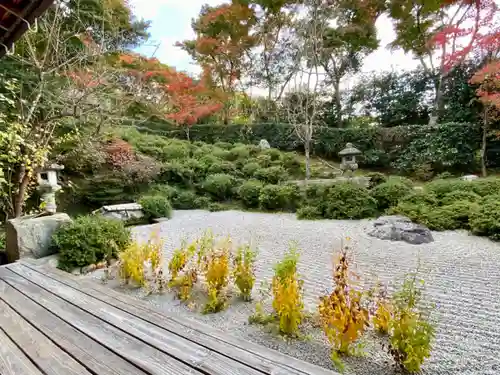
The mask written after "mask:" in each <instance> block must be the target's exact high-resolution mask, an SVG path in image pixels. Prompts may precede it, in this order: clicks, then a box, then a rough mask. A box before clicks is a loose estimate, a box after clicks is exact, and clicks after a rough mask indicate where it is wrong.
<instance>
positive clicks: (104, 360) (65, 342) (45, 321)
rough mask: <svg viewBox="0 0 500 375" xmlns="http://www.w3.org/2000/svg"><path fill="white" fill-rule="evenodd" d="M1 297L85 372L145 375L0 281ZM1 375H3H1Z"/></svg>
mask: <svg viewBox="0 0 500 375" xmlns="http://www.w3.org/2000/svg"><path fill="white" fill-rule="evenodd" d="M0 295H1V296H2V300H3V301H5V302H6V303H7V304H8V305H9V306H11V307H12V308H13V309H14V310H16V311H18V312H19V313H20V314H21V315H22V316H23V318H24V319H25V320H26V321H27V322H29V323H30V324H31V325H33V326H35V327H36V328H37V329H38V330H39V331H40V332H42V333H43V334H44V335H45V336H47V337H48V338H49V339H50V340H52V341H54V342H56V343H57V344H58V346H60V347H61V348H63V349H64V350H65V351H66V352H67V353H68V354H70V355H71V356H72V357H74V358H77V359H78V360H79V361H80V362H81V363H82V364H83V365H84V366H85V367H86V368H88V369H89V370H90V371H92V372H94V373H97V374H99V375H146V373H145V372H143V371H142V370H140V369H139V368H137V367H136V366H134V365H132V364H131V363H129V362H128V361H127V360H126V359H124V358H122V357H119V356H118V355H116V354H115V353H113V352H112V351H110V350H108V349H107V348H105V347H103V346H101V345H99V343H98V342H96V341H94V340H92V339H91V338H89V337H87V336H86V335H84V334H83V333H81V332H80V331H78V330H76V329H75V328H73V327H72V326H70V325H68V324H66V322H64V321H63V320H62V319H60V318H59V317H57V316H56V315H54V314H52V313H51V312H49V311H47V310H46V309H44V308H43V307H42V306H40V305H38V304H36V303H35V302H33V301H32V300H30V299H29V298H28V297H26V296H25V295H23V294H22V293H21V292H19V291H18V290H16V289H14V288H12V287H11V286H9V285H7V284H6V283H5V282H4V281H2V280H0ZM0 373H2V372H0Z"/></svg>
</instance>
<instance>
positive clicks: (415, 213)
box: [388, 202, 435, 225]
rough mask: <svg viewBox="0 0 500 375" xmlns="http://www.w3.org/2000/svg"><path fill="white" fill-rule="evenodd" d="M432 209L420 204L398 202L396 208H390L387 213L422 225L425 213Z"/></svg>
mask: <svg viewBox="0 0 500 375" xmlns="http://www.w3.org/2000/svg"><path fill="white" fill-rule="evenodd" d="M434 208H435V207H433V206H429V205H426V204H422V203H412V202H399V203H398V204H397V206H394V207H391V208H390V209H389V211H388V213H389V214H391V215H403V216H406V217H408V218H409V219H410V220H412V221H414V222H416V223H420V224H424V222H425V218H426V217H427V213H428V212H429V211H430V210H433V209H434ZM424 225H425V224H424Z"/></svg>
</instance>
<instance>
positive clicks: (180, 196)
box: [171, 190, 198, 210]
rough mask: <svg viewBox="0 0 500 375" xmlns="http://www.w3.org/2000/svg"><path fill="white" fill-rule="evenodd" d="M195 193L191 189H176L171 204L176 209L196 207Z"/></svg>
mask: <svg viewBox="0 0 500 375" xmlns="http://www.w3.org/2000/svg"><path fill="white" fill-rule="evenodd" d="M196 198H197V196H196V193H195V192H194V191H192V190H177V192H176V194H175V195H174V196H173V197H172V199H171V202H172V206H173V207H174V208H175V209H178V210H191V209H194V208H198V207H197V206H196Z"/></svg>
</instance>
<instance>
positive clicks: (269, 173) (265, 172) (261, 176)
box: [253, 166, 288, 184]
mask: <svg viewBox="0 0 500 375" xmlns="http://www.w3.org/2000/svg"><path fill="white" fill-rule="evenodd" d="M253 176H254V177H255V178H256V179H258V180H261V181H264V182H267V183H269V184H277V183H279V182H281V181H285V180H286V179H287V178H288V174H287V173H286V170H285V169H284V168H283V167H281V166H274V167H268V168H260V169H257V170H256V171H255V173H254V174H253Z"/></svg>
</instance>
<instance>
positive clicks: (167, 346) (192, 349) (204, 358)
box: [10, 267, 262, 375]
mask: <svg viewBox="0 0 500 375" xmlns="http://www.w3.org/2000/svg"><path fill="white" fill-rule="evenodd" d="M10 269H11V270H12V271H13V272H16V274H18V275H20V276H22V277H24V278H25V279H27V280H29V281H30V282H32V283H34V284H36V285H38V286H40V287H42V288H44V289H46V290H47V291H49V292H51V293H54V294H57V296H58V297H60V298H62V299H64V300H66V301H67V302H70V303H71V304H74V305H76V306H78V307H79V308H80V309H82V310H83V311H86V312H88V313H89V314H92V315H94V316H96V317H98V318H99V319H101V320H103V321H105V322H107V323H109V324H111V325H113V326H114V327H116V328H118V329H121V330H123V331H124V332H127V333H128V334H129V335H132V336H134V337H136V338H138V339H140V340H141V341H144V342H146V343H147V344H148V345H150V346H153V347H155V348H157V349H158V350H161V351H162V352H164V353H167V354H169V355H171V356H173V357H174V358H176V359H178V360H180V361H182V362H185V363H188V364H189V365H190V366H192V367H194V368H197V369H199V370H201V371H206V372H207V373H209V374H211V375H236V374H238V375H240V374H241V375H262V373H261V372H260V371H257V370H255V369H252V368H251V367H249V366H247V365H246V364H243V363H240V362H237V361H234V360H232V359H231V358H228V357H226V356H224V355H221V354H219V353H216V352H214V351H212V350H210V349H208V348H206V347H202V346H200V345H197V344H196V343H194V342H192V341H188V340H186V339H184V338H183V337H180V336H178V335H176V334H172V332H169V331H166V330H164V329H162V328H160V327H158V326H156V325H154V324H151V323H150V322H147V321H145V320H143V319H141V318H140V317H137V316H135V315H132V314H130V313H128V312H125V311H123V310H120V309H117V308H115V307H113V306H111V305H108V304H106V303H104V302H103V301H101V300H99V299H96V298H94V297H92V296H89V295H87V294H84V293H81V292H79V291H77V290H75V289H74V288H71V287H70V286H67V285H65V284H61V283H60V282H58V281H56V280H54V279H51V278H48V277H46V276H45V275H42V274H40V273H38V272H35V271H32V270H30V269H28V268H26V267H24V268H23V267H17V268H10ZM14 282H15V281H14Z"/></svg>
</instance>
